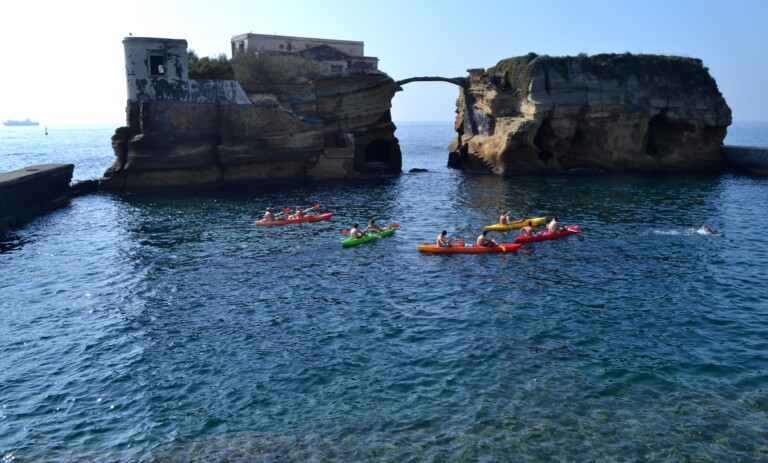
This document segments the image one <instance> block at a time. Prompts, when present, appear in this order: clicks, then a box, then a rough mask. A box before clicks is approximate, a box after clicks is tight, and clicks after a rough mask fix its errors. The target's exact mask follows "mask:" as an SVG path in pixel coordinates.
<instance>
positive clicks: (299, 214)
mask: <svg viewBox="0 0 768 463" xmlns="http://www.w3.org/2000/svg"><path fill="white" fill-rule="evenodd" d="M308 211H309V209H307V210H306V211H305V210H303V209H302V208H301V206H296V212H294V213H293V214H291V215H289V216H288V218H289V219H301V218H303V217H306V216H307V212H308Z"/></svg>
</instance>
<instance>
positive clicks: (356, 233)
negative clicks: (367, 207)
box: [349, 224, 368, 240]
mask: <svg viewBox="0 0 768 463" xmlns="http://www.w3.org/2000/svg"><path fill="white" fill-rule="evenodd" d="M364 236H368V235H366V234H365V232H364V231H362V230H360V226H359V225H358V224H354V225H353V226H352V229H351V230H349V239H351V240H356V239H358V238H362V237H364Z"/></svg>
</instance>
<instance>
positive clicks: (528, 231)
mask: <svg viewBox="0 0 768 463" xmlns="http://www.w3.org/2000/svg"><path fill="white" fill-rule="evenodd" d="M535 230H536V227H534V226H533V222H531V221H530V220H529V221H528V225H526V226H525V227H523V228H521V229H520V236H527V237H528V238H530V237H532V236H533V232H534V231H535Z"/></svg>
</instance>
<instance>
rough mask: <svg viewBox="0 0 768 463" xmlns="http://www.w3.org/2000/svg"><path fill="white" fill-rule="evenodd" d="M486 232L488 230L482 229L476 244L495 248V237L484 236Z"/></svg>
mask: <svg viewBox="0 0 768 463" xmlns="http://www.w3.org/2000/svg"><path fill="white" fill-rule="evenodd" d="M487 234H488V230H483V234H482V235H480V236H478V237H477V242H476V244H477V246H478V247H486V248H495V247H496V246H498V244H497V243H496V240H495V239H492V240H489V239H488V238H486V237H485V235H487Z"/></svg>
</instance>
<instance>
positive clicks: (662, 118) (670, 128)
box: [645, 112, 695, 159]
mask: <svg viewBox="0 0 768 463" xmlns="http://www.w3.org/2000/svg"><path fill="white" fill-rule="evenodd" d="M694 130H695V127H694V126H693V124H689V123H687V122H679V121H672V120H670V119H669V118H668V117H667V116H666V114H664V113H663V112H662V113H661V114H657V115H656V116H653V117H652V118H651V119H650V120H649V121H648V131H647V133H646V139H645V154H647V155H649V156H651V157H653V158H656V159H658V158H660V157H662V156H664V154H666V153H670V152H673V151H675V149H676V147H677V146H680V144H682V138H683V136H684V135H685V134H688V133H691V132H693V131H694Z"/></svg>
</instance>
